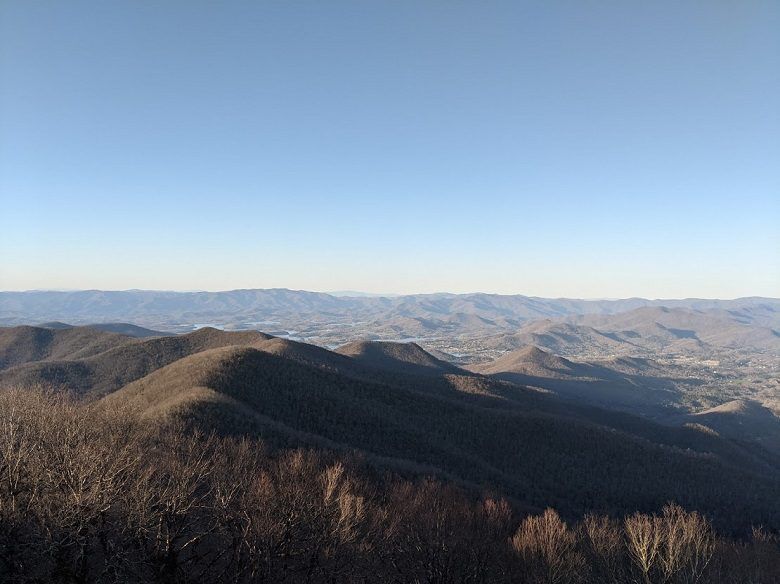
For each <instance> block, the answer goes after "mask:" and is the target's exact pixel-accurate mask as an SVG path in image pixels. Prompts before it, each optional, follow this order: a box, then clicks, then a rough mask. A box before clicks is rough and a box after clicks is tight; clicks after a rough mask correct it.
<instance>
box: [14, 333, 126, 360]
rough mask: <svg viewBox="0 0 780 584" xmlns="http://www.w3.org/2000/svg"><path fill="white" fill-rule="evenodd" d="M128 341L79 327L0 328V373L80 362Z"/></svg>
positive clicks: (120, 337)
mask: <svg viewBox="0 0 780 584" xmlns="http://www.w3.org/2000/svg"><path fill="white" fill-rule="evenodd" d="M129 342H132V339H131V338H129V337H127V336H123V335H119V334H114V333H110V332H103V331H96V330H93V329H90V328H82V327H70V328H65V329H48V328H42V327H34V326H17V327H10V328H0V370H1V369H6V368H8V367H13V366H15V365H22V364H24V363H31V362H33V361H44V360H58V359H84V358H86V357H91V356H93V355H97V354H99V353H102V352H104V351H107V350H109V349H112V348H114V347H119V346H121V345H125V344H127V343H129Z"/></svg>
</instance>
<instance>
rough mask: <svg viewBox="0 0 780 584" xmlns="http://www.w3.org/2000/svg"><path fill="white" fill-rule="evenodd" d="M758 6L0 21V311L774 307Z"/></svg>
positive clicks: (10, 5) (12, 15) (765, 54)
mask: <svg viewBox="0 0 780 584" xmlns="http://www.w3.org/2000/svg"><path fill="white" fill-rule="evenodd" d="M778 30H780V4H778V3H771V2H761V1H755V2H746V3H738V4H734V5H730V4H727V3H726V4H724V3H711V4H707V3H705V4H700V3H682V4H681V3H677V2H670V1H664V2H654V3H652V4H643V5H640V4H609V5H596V4H581V3H574V4H571V3H561V2H522V3H518V2H502V1H498V2H494V3H490V4H489V5H485V4H482V3H480V4H476V3H468V2H465V3H422V4H421V3H417V2H413V3H410V2H392V3H391V2H377V3H370V4H366V3H362V2H349V1H340V2H332V3H331V2H329V3H298V2H284V3H277V2H267V3H255V4H245V3H238V2H227V3H220V4H218V5H217V4H212V3H205V2H181V1H172V2H166V3H162V4H148V3H135V2H112V3H102V2H94V1H90V0H77V1H74V2H67V3H62V2H54V1H43V2H35V3H31V2H14V1H11V2H3V3H2V4H0V213H1V214H2V229H0V288H2V289H34V288H80V289H81V288H87V289H88V288H93V289H127V288H139V287H143V288H148V289H188V290H191V289H208V290H214V289H223V290H224V289H236V288H247V287H249V288H272V287H289V288H293V289H306V290H363V291H366V292H369V293H384V292H386V291H388V290H392V291H393V292H394V293H396V294H404V293H411V292H434V291H437V290H450V291H453V292H456V293H458V292H467V291H470V290H475V289H481V290H488V291H490V292H494V293H517V292H519V291H522V293H524V294H526V295H531V296H540V297H571V298H574V297H577V298H594V297H595V298H603V297H610V298H624V297H631V296H643V297H653V298H680V297H709V298H712V297H715V298H733V297H742V296H751V295H760V296H774V297H777V296H780V229H778V225H780V165H778V164H777V161H778V160H780V141H778V140H777V136H780V115H779V114H780V106H778V104H780V77H778V76H777V74H776V72H777V71H778V70H780V35H778V34H777V31H778Z"/></svg>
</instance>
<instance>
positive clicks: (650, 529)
mask: <svg viewBox="0 0 780 584" xmlns="http://www.w3.org/2000/svg"><path fill="white" fill-rule="evenodd" d="M0 550H2V553H1V554H0V580H2V581H4V582H52V581H58V582H367V581H386V582H528V583H536V582H539V583H550V584H552V583H556V584H564V583H575V582H578V583H583V584H584V583H591V582H592V583H602V582H605V583H609V582H614V583H622V582H640V583H656V582H658V583H661V582H664V583H666V582H669V583H678V582H679V583H692V582H713V583H726V582H729V583H735V584H736V583H740V584H741V583H748V582H749V583H772V582H778V581H780V543H779V542H778V539H777V536H776V535H775V534H773V533H772V532H771V530H767V529H764V528H762V527H761V526H758V525H756V526H755V527H754V528H753V529H752V530H750V531H745V532H743V533H741V534H730V535H729V536H728V537H726V536H724V535H722V534H719V533H718V532H717V530H716V529H715V528H714V527H713V525H712V523H711V522H710V518H709V517H707V516H705V515H700V514H699V513H697V512H696V511H686V510H685V509H684V508H683V507H680V506H678V505H676V504H675V503H674V502H672V501H670V502H668V503H667V504H666V505H664V506H663V507H662V508H659V509H657V510H656V511H655V512H646V513H638V512H634V513H627V514H616V515H614V516H606V515H592V514H589V515H585V516H581V517H573V516H568V515H565V514H563V516H561V515H559V513H558V512H556V511H555V510H553V509H547V510H541V509H539V510H533V509H529V508H525V507H524V506H523V505H518V504H517V503H516V502H515V501H512V500H507V499H505V498H503V497H502V496H501V495H500V494H498V493H491V492H478V491H475V490H474V489H473V488H470V487H467V486H463V485H458V484H457V483H454V482H451V481H449V482H443V481H441V480H435V479H432V478H426V477H424V476H420V475H419V474H417V475H416V476H411V475H406V476H404V475H402V474H399V473H397V472H391V471H389V470H381V469H380V468H378V467H377V466H375V465H371V464H368V463H367V461H366V460H364V459H362V458H361V457H360V456H358V455H352V454H349V453H345V452H344V451H333V450H329V449H327V448H318V449H312V448H284V447H281V448H280V447H277V446H274V445H272V444H269V443H267V442H265V441H262V440H260V439H257V438H239V437H229V436H217V435H215V434H207V433H203V432H199V431H194V430H192V429H190V428H186V427H184V426H180V425H178V424H177V423H175V422H174V423H171V424H166V425H161V424H158V423H155V424H150V423H144V422H143V421H139V420H138V419H137V417H134V416H133V415H132V414H131V413H130V412H129V411H128V409H127V407H126V406H123V405H120V404H116V403H113V402H110V401H108V402H106V401H98V402H93V403H84V402H82V401H78V400H75V399H73V398H71V397H68V396H67V395H66V394H64V393H62V392H51V391H44V390H30V389H25V390H22V389H6V390H4V391H3V392H2V393H1V394H0Z"/></svg>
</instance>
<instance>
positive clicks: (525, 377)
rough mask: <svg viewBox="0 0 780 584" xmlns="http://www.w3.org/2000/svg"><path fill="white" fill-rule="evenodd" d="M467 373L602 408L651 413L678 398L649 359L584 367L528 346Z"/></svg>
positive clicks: (663, 373) (622, 359) (664, 373)
mask: <svg viewBox="0 0 780 584" xmlns="http://www.w3.org/2000/svg"><path fill="white" fill-rule="evenodd" d="M468 369H469V370H471V371H474V372H477V373H481V374H483V375H489V376H491V377H493V378H495V379H501V380H504V381H509V382H511V383H515V384H519V385H527V386H532V387H539V388H543V389H546V390H549V391H551V392H554V393H555V394H556V395H558V396H560V397H565V398H570V399H575V400H577V401H578V402H585V403H590V404H594V405H598V406H603V407H608V408H615V409H626V410H628V411H639V412H642V411H645V412H652V411H655V410H656V409H658V408H661V407H668V406H669V405H671V404H674V403H675V402H677V401H678V400H679V399H680V394H679V392H677V391H676V389H675V386H674V383H673V379H668V378H667V377H666V376H667V375H668V372H667V371H664V370H662V369H660V368H659V367H657V366H655V365H654V363H653V361H652V360H651V359H642V358H630V357H618V358H612V359H606V360H603V361H600V362H590V363H581V362H576V361H572V360H569V359H566V358H564V357H560V356H557V355H553V354H552V353H550V352H548V351H543V350H542V349H539V348H538V347H535V346H532V345H531V346H528V347H523V348H521V349H518V350H516V351H511V352H509V353H506V354H505V355H502V356H501V357H499V358H498V359H496V360H495V361H490V362H487V363H478V364H475V365H470V366H468Z"/></svg>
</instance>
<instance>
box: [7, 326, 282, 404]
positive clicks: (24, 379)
mask: <svg viewBox="0 0 780 584" xmlns="http://www.w3.org/2000/svg"><path fill="white" fill-rule="evenodd" d="M18 328H24V329H30V328H34V327H18ZM23 332H24V334H25V335H28V336H32V337H34V338H37V337H39V336H40V337H43V338H44V339H45V338H49V335H51V334H58V335H61V336H65V335H77V336H78V338H79V339H82V340H83V339H89V341H88V342H86V347H88V348H91V353H92V354H90V355H89V356H88V357H85V358H78V356H79V355H80V352H78V351H74V350H69V351H67V352H65V353H66V354H62V355H59V354H58V355H57V357H59V358H58V359H56V360H55V359H54V358H48V359H47V360H38V361H35V362H28V363H24V364H22V365H18V366H16V367H10V368H8V369H5V370H4V371H0V382H2V383H6V384H12V383H13V384H19V385H35V384H37V383H44V384H52V385H55V386H61V387H63V388H65V389H68V390H71V391H75V392H77V393H82V394H87V393H88V394H90V395H91V396H99V395H103V394H106V393H109V392H111V391H114V390H116V389H119V388H120V387H122V386H123V385H126V384H127V383H130V382H131V381H134V380H136V379H139V378H141V377H143V376H144V375H147V374H149V373H151V372H152V371H154V370H155V369H158V368H160V367H163V366H165V365H168V364H170V363H173V362H174V361H176V360H178V359H181V358H182V357H186V356H188V355H191V354H193V353H197V352H200V351H204V350H206V349H212V348H215V347H223V346H227V345H250V346H251V345H256V344H260V343H262V342H264V341H266V340H268V339H270V338H271V337H269V336H268V335H266V334H263V333H260V332H256V331H247V332H226V331H220V330H216V329H211V328H203V329H199V330H197V331H195V332H192V333H189V334H186V335H178V336H170V337H155V338H151V339H132V338H130V337H124V336H120V335H115V334H114V333H104V332H102V331H97V330H95V329H93V328H91V327H77V328H73V329H66V330H63V331H48V330H47V329H35V330H33V331H23ZM105 335H109V337H106V336H105ZM114 337H117V338H119V339H120V340H121V342H118V343H115V345H116V346H113V347H112V348H108V349H107V350H106V349H105V347H102V348H103V349H104V350H102V351H100V352H97V350H95V349H94V345H95V343H96V341H93V340H92V339H104V338H110V339H114ZM68 346H71V345H68ZM82 352H83V351H82ZM59 353H63V351H60V352H59ZM52 355H53V354H52Z"/></svg>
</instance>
